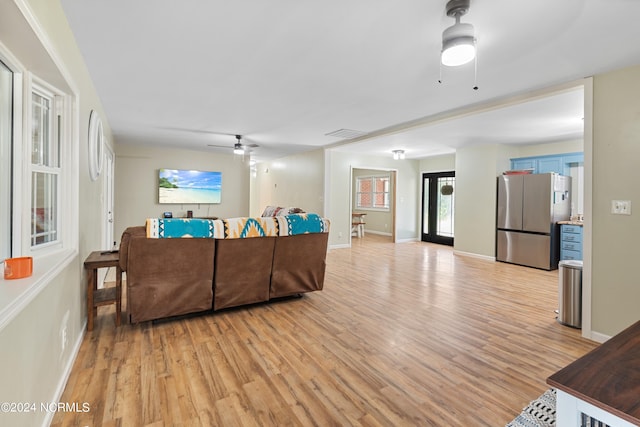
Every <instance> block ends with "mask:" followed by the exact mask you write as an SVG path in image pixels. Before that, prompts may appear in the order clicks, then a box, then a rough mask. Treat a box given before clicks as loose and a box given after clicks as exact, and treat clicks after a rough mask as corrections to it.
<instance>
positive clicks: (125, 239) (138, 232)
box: [119, 225, 147, 271]
mask: <svg viewBox="0 0 640 427" xmlns="http://www.w3.org/2000/svg"><path fill="white" fill-rule="evenodd" d="M146 236H147V231H146V229H145V227H144V226H143V225H140V226H136V227H128V228H127V229H126V230H124V232H123V233H122V238H121V239H120V251H119V252H120V261H119V262H120V268H121V269H122V271H127V267H128V259H129V244H130V243H131V239H132V238H134V237H144V238H146Z"/></svg>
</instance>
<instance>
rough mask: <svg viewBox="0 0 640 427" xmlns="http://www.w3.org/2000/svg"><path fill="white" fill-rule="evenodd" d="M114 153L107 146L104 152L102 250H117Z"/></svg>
mask: <svg viewBox="0 0 640 427" xmlns="http://www.w3.org/2000/svg"><path fill="white" fill-rule="evenodd" d="M113 166H114V165H113V151H111V148H109V147H108V146H106V149H105V150H104V168H103V170H104V181H103V185H104V191H103V193H102V194H103V198H104V200H103V201H102V206H104V214H103V233H102V248H103V249H104V250H113V249H115V243H116V242H115V240H114V238H113V175H114V173H113V172H114V170H113Z"/></svg>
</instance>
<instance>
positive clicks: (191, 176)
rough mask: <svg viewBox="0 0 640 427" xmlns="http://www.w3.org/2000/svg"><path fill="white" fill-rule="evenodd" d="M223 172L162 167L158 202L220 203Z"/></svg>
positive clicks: (159, 173) (159, 176) (159, 174)
mask: <svg viewBox="0 0 640 427" xmlns="http://www.w3.org/2000/svg"><path fill="white" fill-rule="evenodd" d="M221 192H222V172H209V171H196V170H180V169H160V170H159V172H158V202H159V203H179V204H200V203H220V195H221Z"/></svg>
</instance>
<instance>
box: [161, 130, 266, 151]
mask: <svg viewBox="0 0 640 427" xmlns="http://www.w3.org/2000/svg"><path fill="white" fill-rule="evenodd" d="M162 129H167V130H171V131H178V132H191V133H200V134H208V135H219V136H235V137H236V143H235V144H233V145H218V144H207V146H208V147H216V148H232V149H233V151H234V154H246V153H250V152H251V149H252V148H258V147H259V145H258V144H255V143H247V144H243V142H242V141H243V137H242V135H234V134H232V133H223V132H213V131H207V130H198V129H185V128H178V127H162ZM246 140H247V139H246V138H245V141H246Z"/></svg>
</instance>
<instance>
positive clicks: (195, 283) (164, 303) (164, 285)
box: [127, 237, 215, 322]
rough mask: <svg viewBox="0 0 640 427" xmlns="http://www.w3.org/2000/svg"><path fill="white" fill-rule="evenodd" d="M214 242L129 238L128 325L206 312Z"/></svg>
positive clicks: (211, 288) (210, 240) (211, 286)
mask: <svg viewBox="0 0 640 427" xmlns="http://www.w3.org/2000/svg"><path fill="white" fill-rule="evenodd" d="M214 253H215V240H214V239H147V238H146V237H136V238H132V239H131V241H130V243H129V250H128V270H127V309H128V311H129V313H130V316H131V321H132V322H142V321H145V320H152V319H159V318H164V317H170V316H177V315H180V314H186V313H195V312H198V311H204V310H209V309H211V308H212V303H213V260H214Z"/></svg>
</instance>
